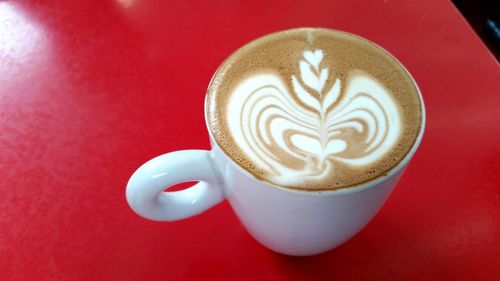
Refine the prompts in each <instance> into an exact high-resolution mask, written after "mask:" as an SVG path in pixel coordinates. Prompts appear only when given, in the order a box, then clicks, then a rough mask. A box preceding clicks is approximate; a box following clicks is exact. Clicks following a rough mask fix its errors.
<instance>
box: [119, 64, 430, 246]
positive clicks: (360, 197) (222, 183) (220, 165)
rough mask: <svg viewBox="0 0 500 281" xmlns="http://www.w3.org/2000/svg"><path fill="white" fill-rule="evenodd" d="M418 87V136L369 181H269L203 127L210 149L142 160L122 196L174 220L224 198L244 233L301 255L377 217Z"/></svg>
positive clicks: (399, 170)
mask: <svg viewBox="0 0 500 281" xmlns="http://www.w3.org/2000/svg"><path fill="white" fill-rule="evenodd" d="M408 75H409V74H408ZM415 85H416V84H415ZM418 93H419V96H420V101H421V105H422V126H421V129H420V132H419V134H418V136H417V139H416V141H415V143H414V145H413V147H412V148H411V150H410V152H409V153H408V154H407V155H406V156H405V157H404V159H403V160H402V161H401V162H400V163H399V164H398V165H397V166H396V167H394V168H393V169H392V170H391V171H389V173H388V174H387V175H382V176H380V177H378V178H376V179H375V180H372V181H369V182H366V183H363V184H360V185H358V186H355V187H349V188H344V189H338V190H332V191H300V190H293V189H288V188H283V187H279V186H275V185H272V184H269V183H267V182H264V181H262V180H259V179H257V178H255V177H254V176H253V175H252V174H250V173H249V172H248V171H246V170H245V169H244V168H242V167H240V166H239V165H238V164H237V163H235V162H234V161H233V160H231V158H230V157H229V156H228V155H226V154H225V152H224V151H223V150H222V149H221V148H220V147H219V146H218V145H217V143H216V142H215V141H214V138H213V136H212V134H211V132H210V129H208V131H209V134H210V142H211V144H212V150H211V151H206V150H181V151H176V152H171V153H167V154H164V155H161V156H158V157H156V158H154V159H152V160H150V161H148V162H146V163H145V164H144V165H142V166H141V167H140V168H139V169H138V170H137V171H135V173H134V174H133V175H132V177H131V178H130V180H129V182H128V185H127V190H126V197H127V201H128V203H129V205H130V207H131V208H132V209H133V210H134V211H135V212H136V213H137V214H139V215H141V216H142V217H144V218H147V219H150V220H155V221H175V220H181V219H185V218H189V217H191V216H195V215H198V214H201V213H203V212H204V211H205V210H207V209H209V208H210V207H212V206H214V205H216V204H218V203H219V202H221V201H223V200H224V199H227V200H228V201H229V203H230V205H231V206H232V208H233V210H234V211H235V212H236V215H237V216H238V218H239V219H240V220H241V222H242V223H243V225H244V226H245V228H246V229H247V230H248V231H249V232H250V234H251V235H252V236H253V237H254V238H255V239H256V240H257V241H259V242H260V243H261V244H263V245H264V246H266V247H268V248H269V249H271V250H273V251H276V252H279V253H282V254H287V255H295V256H307V255H314V254H319V253H322V252H325V251H328V250H331V249H333V248H335V247H336V246H338V245H340V244H342V243H343V242H345V241H347V240H348V239H349V238H351V237H352V236H354V235H355V234H356V233H357V232H359V231H360V230H361V229H362V228H363V227H364V226H365V225H366V224H367V223H368V222H369V221H370V220H371V219H372V218H373V217H374V216H375V214H376V213H377V212H378V210H379V209H380V208H381V207H382V205H383V204H384V202H385V200H386V199H387V197H388V196H389V194H390V193H391V191H392V189H393V188H394V186H395V185H396V183H397V181H398V180H399V178H400V177H401V175H402V174H403V171H404V169H405V167H406V166H407V165H408V163H409V161H410V159H411V158H412V157H413V155H414V154H415V151H416V150H417V147H418V145H419V144H420V141H421V139H422V135H423V132H424V128H425V109H424V103H423V100H422V96H421V94H420V91H418ZM205 108H206V106H205ZM206 115H207V114H206V112H205V120H207V117H206ZM207 128H208V126H207ZM186 181H199V182H198V183H197V184H195V185H193V186H192V187H190V188H187V189H185V190H181V191H175V192H165V191H166V190H167V189H168V188H169V187H170V186H173V185H175V184H178V183H182V182H186Z"/></svg>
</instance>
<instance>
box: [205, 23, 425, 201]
mask: <svg viewBox="0 0 500 281" xmlns="http://www.w3.org/2000/svg"><path fill="white" fill-rule="evenodd" d="M301 29H322V30H328V31H334V32H341V33H345V34H348V35H350V36H354V37H356V38H360V39H362V40H365V41H368V42H370V43H371V44H373V45H374V46H375V47H378V48H380V49H381V50H382V51H384V52H385V53H386V54H387V55H389V56H390V57H391V58H392V59H394V60H395V61H396V62H397V63H398V64H399V65H400V66H401V67H402V68H403V70H404V71H405V72H406V74H407V75H408V77H409V78H410V79H411V81H412V82H413V85H414V86H415V89H416V90H417V93H418V97H419V101H420V108H421V113H422V120H421V124H420V130H419V132H418V135H417V137H416V138H415V142H414V143H413V145H412V146H411V148H410V150H409V151H408V152H407V153H406V155H405V156H404V157H403V159H402V160H401V161H399V163H398V164H397V165H396V166H394V167H392V168H391V169H390V170H389V171H388V172H387V173H386V174H382V175H380V176H378V177H377V178H374V179H371V180H368V181H365V182H362V183H359V184H355V185H351V186H346V187H340V188H337V189H324V190H316V189H315V190H307V189H298V188H290V187H284V186H280V185H277V184H274V183H271V182H268V181H266V180H263V179H259V178H257V177H256V176H255V175H254V174H252V173H250V172H249V171H247V170H246V169H245V168H243V167H241V165H240V164H238V163H237V162H236V161H234V160H233V159H232V158H231V156H229V155H228V154H227V152H226V151H225V150H224V149H222V148H221V147H220V146H219V144H218V143H217V141H216V139H215V138H214V136H213V134H212V131H211V130H210V126H209V124H208V118H207V115H208V110H207V107H208V90H209V89H210V86H211V85H212V82H213V80H214V78H215V77H216V75H217V73H218V72H219V69H220V67H221V66H222V65H223V64H224V63H225V61H226V60H227V59H228V58H229V57H231V55H232V54H234V52H236V51H237V50H239V49H241V48H242V47H243V46H245V45H247V44H249V43H251V42H253V41H255V40H258V39H260V38H262V37H267V36H270V35H273V34H276V33H281V32H287V31H297V30H301ZM245 45H243V46H241V47H239V48H238V49H236V50H234V51H233V52H232V53H231V54H230V55H229V56H228V57H227V58H226V59H224V61H222V63H221V64H220V65H219V67H218V68H217V70H216V71H215V72H214V74H213V75H212V78H211V79H210V82H209V83H208V87H207V93H206V94H205V101H204V105H203V106H204V118H205V126H206V128H207V131H208V135H209V137H210V141H211V145H212V150H213V147H217V148H218V150H219V151H221V154H222V155H224V157H225V158H226V160H227V162H228V163H231V165H232V166H234V167H235V168H236V169H237V170H238V171H240V172H241V173H242V174H244V175H246V176H248V177H250V178H252V179H254V180H256V181H258V182H261V183H263V184H266V185H269V186H271V187H273V188H277V189H280V190H284V191H288V192H292V193H299V194H302V195H303V194H310V195H322V196H324V195H327V194H336V195H343V194H351V193H357V192H360V191H363V190H366V189H369V188H371V187H374V186H377V185H379V184H380V183H382V182H384V181H385V180H387V179H388V178H392V177H393V176H394V175H396V174H397V173H399V172H400V171H402V170H403V169H404V168H405V167H406V166H407V165H408V163H409V162H410V160H411V159H412V157H413V155H414V154H415V152H416V151H417V149H418V147H419V146H420V143H421V142H422V138H423V135H424V131H425V125H426V111H425V104H424V100H423V97H422V92H421V91H420V88H419V86H418V84H417V82H416V81H415V79H414V78H413V76H412V75H411V73H410V71H408V69H407V68H406V67H405V66H404V65H403V64H402V63H401V62H400V61H399V60H398V59H397V58H396V57H395V56H394V55H393V54H391V53H390V52H389V51H387V50H386V49H385V48H383V47H381V46H380V45H378V44H377V43H375V42H373V41H371V40H368V39H366V38H364V37H361V36H359V35H356V34H353V33H350V32H346V31H342V30H337V29H331V28H324V27H300V28H290V29H284V30H279V31H276V32H272V33H269V34H265V35H263V36H259V37H257V38H254V39H253V40H251V41H249V42H247V43H246V44H245Z"/></svg>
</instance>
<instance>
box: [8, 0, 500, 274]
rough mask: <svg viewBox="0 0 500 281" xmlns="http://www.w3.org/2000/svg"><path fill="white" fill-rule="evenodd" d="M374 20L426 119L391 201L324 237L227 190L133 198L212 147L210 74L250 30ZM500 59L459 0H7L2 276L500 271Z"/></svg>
mask: <svg viewBox="0 0 500 281" xmlns="http://www.w3.org/2000/svg"><path fill="white" fill-rule="evenodd" d="M300 26H321V27H328V28H336V29H341V30H345V31H349V32H352V33H356V34H359V35H361V36H364V37H366V38H368V39H370V40H372V41H374V42H376V43H378V44H380V45H381V46H383V47H384V48H386V49H387V50H389V51H390V52H391V53H393V54H394V55H395V56H396V57H398V58H399V59H400V61H401V62H402V63H403V64H404V65H405V66H406V67H407V68H408V69H409V71H410V72H411V73H412V74H413V76H414V77H415V79H416V80H417V82H418V83H419V85H420V88H421V90H422V93H423V96H424V99H425V102H426V106H427V116H428V123H427V130H426V134H425V136H424V139H423V142H422V145H421V147H420V150H419V151H418V152H417V154H416V155H415V157H414V160H413V162H412V163H411V165H410V166H409V168H408V169H407V171H406V174H405V175H404V177H403V178H402V180H401V182H400V184H399V185H398V186H397V187H396V189H395V191H394V192H393V194H392V196H391V197H390V198H389V200H388V201H387V203H386V205H385V206H384V208H383V209H382V210H381V212H380V213H379V214H378V215H377V216H376V217H375V218H374V220H373V221H372V222H370V224H369V225H368V226H367V227H366V228H365V229H364V230H362V231H361V232H360V233H359V234H358V235H357V236H355V237H354V238H353V239H351V240H350V241H349V242H347V243H346V244H344V245H342V246H340V247H339V248H337V249H335V250H333V251H330V252H328V253H325V254H322V255H319V256H314V257H309V258H296V257H287V256H282V255H279V254H276V253H273V252H271V251H269V250H267V249H265V248H263V247H262V246H260V245H259V244H258V243H257V242H255V241H254V240H253V239H252V238H251V237H250V236H249V234H247V233H246V231H245V230H244V229H243V227H242V226H241V224H240V223H239V222H238V220H237V218H236V217H235V215H234V213H233V212H232V210H231V208H230V207H229V205H228V204H227V203H226V202H223V203H222V204H220V205H218V206H216V207H214V208H213V209H210V210H209V211H207V212H206V213H204V214H203V215H200V216H197V217H194V218H191V219H188V220H184V221H179V222H173V223H158V222H152V221H147V220H145V219H142V218H140V217H139V216H137V215H136V214H135V213H133V212H132V211H131V210H130V209H129V207H128V206H127V203H126V201H125V185H126V183H127V180H128V178H129V176H130V175H131V173H132V172H133V171H134V170H135V169H136V168H137V167H138V166H139V165H141V164H142V163H143V162H144V161H146V160H148V159H150V158H152V157H154V156H157V155H159V154H163V153H165V152H169V151H174V150H178V149H188V148H199V149H209V141H208V134H207V132H206V128H205V123H204V120H203V102H204V95H205V91H206V87H207V85H208V83H209V81H210V78H211V76H212V74H213V72H214V71H215V70H216V69H217V67H218V65H219V64H220V63H221V62H222V61H223V60H224V58H225V57H226V56H228V55H229V54H230V53H231V52H233V51H234V50H235V49H237V48H238V47H239V46H241V45H242V44H244V43H246V42H248V41H250V40H252V39H254V38H256V37H258V36H261V35H264V34H267V33H270V32H273V31H277V30H281V29H287V28H292V27H300ZM499 108H500V67H499V64H498V62H497V61H496V60H495V59H494V58H493V56H492V55H491V54H490V53H489V51H488V50H487V49H486V47H485V46H484V45H483V43H482V42H481V41H480V39H479V38H478V37H477V36H476V34H475V33H474V32H473V30H472V28H470V27H469V26H468V24H467V23H466V21H465V20H464V19H463V18H462V16H461V15H460V14H459V13H458V11H457V10H456V9H455V8H454V6H453V5H452V3H451V2H449V1H446V0H437V1H435V0H422V1H410V0H406V1H394V0H367V1H361V0H356V1H316V0H308V1H197V0H194V1H163V0H115V1H56V0H54V1H2V2H0V180H1V181H0V280H9V281H11V280H43V281H45V280H120V281H126V280H500V109H499Z"/></svg>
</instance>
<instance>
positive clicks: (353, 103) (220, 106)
mask: <svg viewBox="0 0 500 281" xmlns="http://www.w3.org/2000/svg"><path fill="white" fill-rule="evenodd" d="M205 110H206V113H207V122H208V126H209V129H210V132H211V134H212V136H213V137H214V139H215V141H216V142H217V144H218V145H219V146H220V147H221V148H222V149H223V150H224V151H225V153H226V154H227V155H228V156H229V157H231V158H232V159H233V160H234V161H235V162H236V163H238V164H239V165H240V166H241V167H243V168H244V169H246V170H247V171H248V172H250V173H252V174H253V175H254V176H255V177H257V178H259V179H261V180H263V181H266V182H268V183H271V184H274V185H278V186H281V187H285V188H292V189H301V190H333V189H339V188H347V187H352V186H356V185H358V184H360V183H364V182H367V181H371V180H374V179H376V178H378V177H381V176H384V175H386V174H387V173H388V172H389V171H390V170H391V169H392V168H394V167H395V166H397V165H398V163H400V162H401V161H402V159H403V158H404V157H405V156H406V155H407V154H408V152H409V151H410V150H411V148H412V146H413V144H414V143H415V141H416V139H417V136H418V134H419V131H420V127H421V123H422V105H421V101H420V97H419V93H418V90H417V88H416V86H415V84H414V82H413V80H412V79H411V77H410V76H409V74H408V73H407V72H406V70H405V69H404V68H403V67H402V66H401V65H400V64H399V63H398V62H397V61H396V60H395V59H394V58H393V57H392V56H391V55H389V54H388V53H387V52H385V51H384V50H383V49H381V48H380V47H378V46H376V45H374V44H373V43H371V42H369V41H367V40H365V39H362V38H360V37H357V36H355V35H352V34H348V33H344V32H339V31H333V30H328V29H317V28H301V29H292V30H287V31H283V32H278V33H274V34H271V35H268V36H265V37H262V38H259V39H257V40H255V41H252V42H251V43H249V44H247V45H245V46H244V47H242V48H241V49H239V50H238V51H236V52H235V53H234V54H232V55H231V56H230V57H229V58H228V59H226V61H224V63H223V64H222V65H221V66H220V68H219V69H218V70H217V72H216V74H215V76H214V78H213V80H212V83H211V85H210V87H209V89H208V94H207V102H206V109H205Z"/></svg>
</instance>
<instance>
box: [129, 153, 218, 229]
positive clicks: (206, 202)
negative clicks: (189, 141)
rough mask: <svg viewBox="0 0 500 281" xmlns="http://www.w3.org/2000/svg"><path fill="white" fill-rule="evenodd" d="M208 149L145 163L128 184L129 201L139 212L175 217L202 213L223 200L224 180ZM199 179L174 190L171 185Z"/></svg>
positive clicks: (160, 217)
mask: <svg viewBox="0 0 500 281" xmlns="http://www.w3.org/2000/svg"><path fill="white" fill-rule="evenodd" d="M219 178H220V177H219V175H218V170H217V168H216V167H215V164H214V162H213V161H212V158H211V152H210V151H207V150H181V151H176V152H171V153H167V154H163V155H161V156H158V157H156V158H153V159H151V160H149V161H148V162H146V163H144V164H143V165H142V166H141V167H139V169H137V171H135V172H134V174H133V175H132V177H130V180H129V181H128V184H127V191H126V197H127V202H128V204H129V205H130V207H131V208H132V210H134V211H135V212H136V213H137V214H139V215H140V216H142V217H144V218H147V219H150V220H155V221H176V220H181V219H185V218H188V217H191V216H195V215H198V214H201V213H203V212H204V211H206V210H207V209H209V208H210V207H212V206H214V205H216V204H217V203H219V202H221V201H222V200H224V192H223V189H222V181H221V180H219ZM186 181H199V182H198V183H196V184H195V185H193V186H191V187H189V188H187V189H184V190H181V191H173V192H164V191H165V190H167V189H168V188H169V187H171V186H172V185H175V184H178V183H182V182H186Z"/></svg>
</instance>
